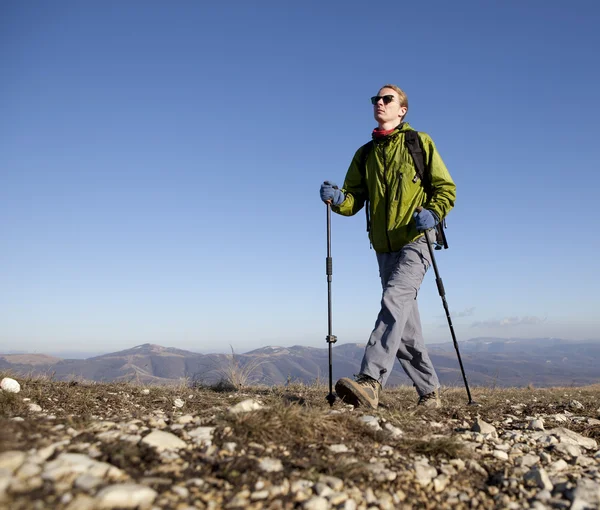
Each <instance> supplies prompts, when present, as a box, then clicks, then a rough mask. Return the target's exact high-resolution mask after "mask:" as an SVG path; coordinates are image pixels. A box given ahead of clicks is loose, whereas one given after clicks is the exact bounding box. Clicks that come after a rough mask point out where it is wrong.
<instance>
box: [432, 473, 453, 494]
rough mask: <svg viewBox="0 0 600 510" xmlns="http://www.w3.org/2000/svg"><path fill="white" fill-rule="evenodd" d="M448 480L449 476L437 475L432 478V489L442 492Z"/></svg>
mask: <svg viewBox="0 0 600 510" xmlns="http://www.w3.org/2000/svg"><path fill="white" fill-rule="evenodd" d="M448 482H450V478H449V477H448V476H446V475H439V476H436V477H435V478H434V479H433V490H435V492H442V491H443V490H444V489H445V488H446V486H447V485H448Z"/></svg>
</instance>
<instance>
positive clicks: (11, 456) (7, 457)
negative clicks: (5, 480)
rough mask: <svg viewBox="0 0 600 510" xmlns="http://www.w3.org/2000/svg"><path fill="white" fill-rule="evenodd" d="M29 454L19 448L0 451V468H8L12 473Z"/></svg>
mask: <svg viewBox="0 0 600 510" xmlns="http://www.w3.org/2000/svg"><path fill="white" fill-rule="evenodd" d="M26 458H27V454H26V453H25V452H21V451H19V450H9V451H7V452H4V453H0V469H6V470H8V472H9V473H10V474H11V475H12V474H13V473H14V472H15V471H16V470H17V469H19V468H20V467H21V466H22V465H23V463H24V462H25V459H26Z"/></svg>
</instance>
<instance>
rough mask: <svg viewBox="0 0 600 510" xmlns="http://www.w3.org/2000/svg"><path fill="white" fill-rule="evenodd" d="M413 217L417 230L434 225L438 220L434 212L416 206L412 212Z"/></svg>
mask: <svg viewBox="0 0 600 510" xmlns="http://www.w3.org/2000/svg"><path fill="white" fill-rule="evenodd" d="M413 218H414V219H415V225H416V227H417V230H418V231H419V232H423V231H424V230H429V229H430V228H433V227H435V226H436V225H437V224H438V223H439V221H440V220H439V219H438V217H437V216H436V214H435V213H433V212H431V211H430V210H429V209H423V208H422V207H418V208H417V210H416V211H415V213H414V214H413Z"/></svg>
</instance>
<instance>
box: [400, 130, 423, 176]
mask: <svg viewBox="0 0 600 510" xmlns="http://www.w3.org/2000/svg"><path fill="white" fill-rule="evenodd" d="M404 143H405V144H406V148H407V149H408V152H410V155H411V156H412V158H413V161H414V163H415V178H414V179H413V182H417V180H418V179H421V182H422V183H423V184H425V182H426V179H425V154H424V153H423V148H422V147H421V140H420V139H419V133H418V132H417V131H413V130H412V129H411V130H409V131H405V132H404Z"/></svg>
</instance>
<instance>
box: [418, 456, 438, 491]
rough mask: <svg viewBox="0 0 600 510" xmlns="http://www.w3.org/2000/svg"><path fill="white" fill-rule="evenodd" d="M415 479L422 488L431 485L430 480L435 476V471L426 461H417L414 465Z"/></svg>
mask: <svg viewBox="0 0 600 510" xmlns="http://www.w3.org/2000/svg"><path fill="white" fill-rule="evenodd" d="M414 469H415V478H416V479H417V482H419V484H420V485H421V486H422V487H425V486H427V485H429V484H430V483H431V480H432V479H433V478H434V477H436V476H437V474H438V473H437V469H435V468H434V467H433V466H430V465H429V463H428V462H427V461H417V462H415V464H414Z"/></svg>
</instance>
